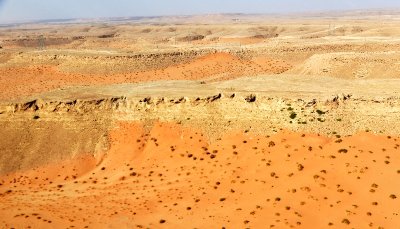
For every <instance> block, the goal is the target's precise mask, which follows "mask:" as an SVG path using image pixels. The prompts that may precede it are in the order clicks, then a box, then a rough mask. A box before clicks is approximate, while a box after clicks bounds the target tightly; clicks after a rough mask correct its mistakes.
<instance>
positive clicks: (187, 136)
mask: <svg viewBox="0 0 400 229" xmlns="http://www.w3.org/2000/svg"><path fill="white" fill-rule="evenodd" d="M109 138H110V140H111V142H112V146H111V149H110V151H109V152H108V153H106V154H105V155H104V156H103V157H99V158H91V157H84V158H78V159H74V160H72V161H70V162H63V163H60V164H58V165H49V166H48V167H43V168H39V169H36V170H33V171H26V172H23V173H18V174H11V175H9V176H6V177H2V178H0V181H1V186H0V193H1V196H0V201H1V202H2V206H1V208H0V215H2V219H1V220H0V223H1V224H2V225H5V227H17V228H21V227H28V226H31V227H32V228H38V227H40V228H54V227H58V228H59V227H65V228H71V227H73V226H74V227H79V228H81V227H86V228H98V227H112V228H116V227H117V228H132V227H150V228H163V227H164V228H173V227H197V228H210V227H219V228H222V227H226V228H232V227H236V228H237V227H243V228H245V227H246V228H247V227H248V228H266V227H267V228H270V227H275V228H289V227H296V228H327V227H329V226H331V227H332V228H346V227H349V228H368V227H370V226H372V227H373V228H378V227H383V228H392V226H393V225H395V224H398V223H400V217H399V216H398V214H399V213H400V212H399V208H398V207H397V206H399V204H400V203H399V196H400V193H399V192H398V191H399V190H398V188H397V187H398V186H399V185H400V183H399V181H400V180H399V179H398V177H399V176H400V168H399V164H400V161H399V158H398V157H397V154H398V153H399V141H400V140H399V139H398V138H394V137H390V136H374V135H372V134H369V133H360V134H357V135H355V136H350V137H341V136H337V138H334V139H329V138H326V137H322V136H318V135H313V134H302V133H290V132H286V131H282V132H280V133H279V134H277V135H274V136H259V135H254V134H251V133H243V132H240V133H239V132H232V133H227V134H226V135H225V136H224V137H222V138H221V139H218V140H217V141H215V142H212V143H210V142H208V141H207V138H206V137H205V136H203V135H202V134H201V133H199V132H197V131H195V130H191V129H186V128H183V127H180V126H178V125H176V124H170V123H156V124H155V125H154V127H153V128H148V127H145V126H142V125H141V124H138V123H127V122H125V123H120V124H119V126H118V127H117V128H116V129H114V130H113V131H112V132H111V133H110V137H109ZM96 163H97V165H95V164H96ZM88 170H90V171H88ZM56 174H57V175H56ZM310 209H313V211H310Z"/></svg>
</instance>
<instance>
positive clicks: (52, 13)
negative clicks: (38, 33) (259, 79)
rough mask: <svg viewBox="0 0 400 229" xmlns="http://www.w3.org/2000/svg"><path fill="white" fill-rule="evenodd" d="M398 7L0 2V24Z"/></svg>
mask: <svg viewBox="0 0 400 229" xmlns="http://www.w3.org/2000/svg"><path fill="white" fill-rule="evenodd" d="M393 7H396V8H398V7H400V0H330V1H328V0H0V23H8V22H18V21H29V20H44V19H69V18H100V17H129V16H163V15H191V14H213V13H292V12H309V11H329V10H351V9H371V8H393Z"/></svg>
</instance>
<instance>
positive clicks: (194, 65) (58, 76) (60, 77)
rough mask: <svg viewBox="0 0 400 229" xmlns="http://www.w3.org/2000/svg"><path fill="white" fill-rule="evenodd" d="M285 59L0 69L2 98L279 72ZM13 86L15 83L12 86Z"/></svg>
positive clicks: (210, 58)
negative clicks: (85, 69)
mask: <svg viewBox="0 0 400 229" xmlns="http://www.w3.org/2000/svg"><path fill="white" fill-rule="evenodd" d="M289 67H290V66H289V65H288V64H286V63H285V62H284V61H281V60H273V59H270V58H268V57H260V58H257V59H255V60H254V61H250V60H242V59H240V58H238V57H236V56H234V55H231V54H228V53H215V54H209V55H206V56H203V57H200V58H198V59H195V60H193V61H191V62H189V63H185V64H179V65H173V66H169V67H167V68H165V69H160V70H149V71H144V72H131V73H126V74H121V73H112V72H111V73H109V74H101V75H96V74H80V73H66V72H62V71H60V70H59V69H58V68H57V67H56V66H51V65H42V66H29V67H7V68H0V99H12V98H16V97H23V96H29V95H33V94H36V93H41V92H45V91H49V90H53V89H56V88H60V87H64V86H73V85H107V84H116V83H135V82H144V81H156V80H202V79H209V78H211V79H212V80H226V79H233V78H237V77H243V76H254V75H259V74H278V73H282V72H285V71H286V70H288V69H289ZM9 85H13V87H10V86H9Z"/></svg>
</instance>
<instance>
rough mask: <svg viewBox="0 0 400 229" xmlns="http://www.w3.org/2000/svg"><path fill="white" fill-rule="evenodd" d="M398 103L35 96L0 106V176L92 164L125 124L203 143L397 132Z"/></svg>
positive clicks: (337, 99) (252, 96) (244, 96)
mask: <svg viewBox="0 0 400 229" xmlns="http://www.w3.org/2000/svg"><path fill="white" fill-rule="evenodd" d="M399 103H400V100H399V99H396V98H386V99H383V100H366V99H356V98H351V96H349V95H340V96H335V97H332V98H331V99H328V100H317V99H308V100H306V99H282V98H272V97H270V98H269V97H265V96H257V95H256V94H234V93H229V94H215V95H210V96H207V97H177V98H166V97H145V98H127V97H108V98H99V99H91V100H71V101H47V100H41V99H36V100H32V101H28V102H21V103H6V104H2V105H1V106H0V113H1V114H0V128H1V129H2V131H1V138H0V149H1V152H2V154H1V155H0V173H9V172H13V171H17V170H21V169H22V170H23V169H28V168H32V167H35V166H39V165H42V164H47V163H49V162H51V161H57V160H63V159H68V158H73V157H75V156H77V155H81V154H90V155H94V156H95V157H97V158H98V159H99V158H100V157H101V155H102V153H103V152H105V151H107V149H108V145H109V142H108V141H109V139H108V133H109V131H110V130H111V129H113V128H114V127H115V126H116V125H115V124H116V123H118V122H120V121H129V122H135V123H140V124H141V125H144V126H146V128H148V129H150V130H151V129H152V128H153V125H154V123H155V122H159V121H160V122H166V123H168V122H172V123H177V124H180V125H183V126H188V127H194V128H195V129H200V130H202V131H203V133H205V134H206V136H207V138H208V139H209V140H210V141H214V140H215V139H217V138H218V137H219V136H221V135H223V134H224V133H226V132H229V131H237V130H240V131H244V132H250V131H251V132H255V133H262V134H274V133H276V132H279V131H280V130H281V129H288V130H293V131H299V132H312V133H318V134H322V135H343V136H344V135H352V134H355V133H357V132H362V131H366V130H368V131H372V132H375V133H384V134H394V135H398V134H399V130H400V126H399V123H400V122H399V121H400V120H399V118H398V117H400V116H399V113H400V108H399V107H400V106H399Z"/></svg>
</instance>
